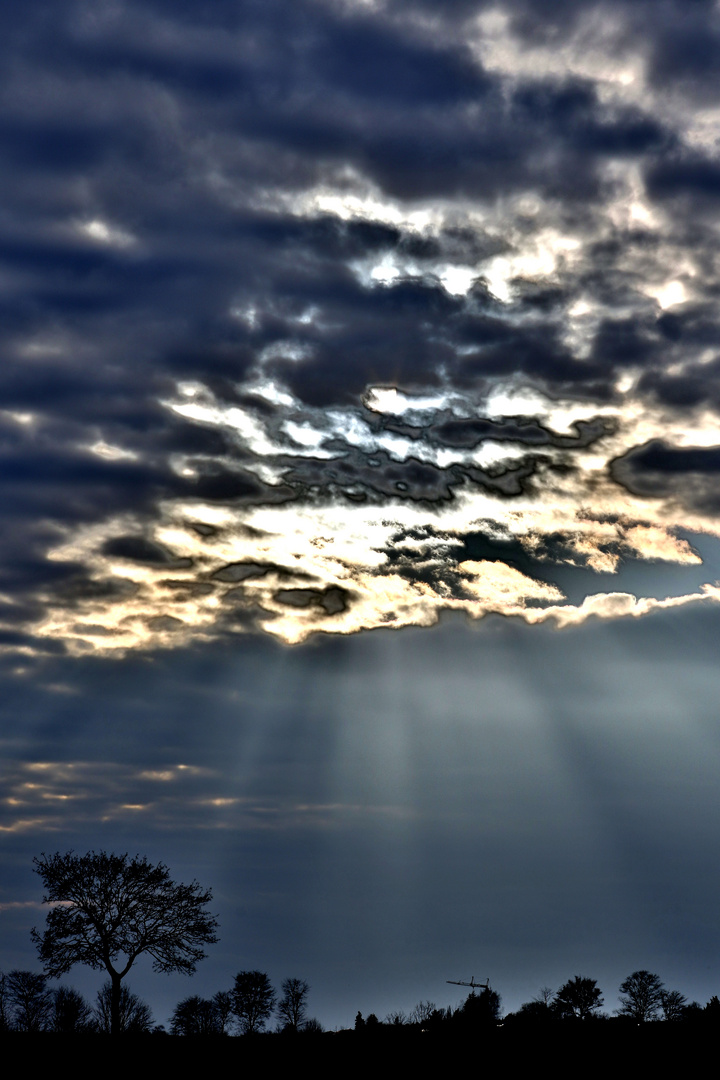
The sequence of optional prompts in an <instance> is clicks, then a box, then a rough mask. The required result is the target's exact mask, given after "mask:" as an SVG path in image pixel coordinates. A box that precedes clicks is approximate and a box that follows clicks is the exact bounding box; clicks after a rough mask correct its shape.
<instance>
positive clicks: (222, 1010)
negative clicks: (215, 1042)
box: [213, 990, 233, 1035]
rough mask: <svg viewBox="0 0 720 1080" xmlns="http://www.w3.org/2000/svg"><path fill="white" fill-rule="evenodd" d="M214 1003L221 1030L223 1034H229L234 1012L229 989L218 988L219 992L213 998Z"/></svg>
mask: <svg viewBox="0 0 720 1080" xmlns="http://www.w3.org/2000/svg"><path fill="white" fill-rule="evenodd" d="M213 1005H214V1006H215V1012H216V1014H217V1018H218V1023H219V1025H220V1031H221V1032H222V1034H223V1035H227V1034H228V1026H229V1024H230V1017H231V1016H232V1012H233V999H232V994H231V992H230V991H229V990H218V992H217V994H215V997H214V998H213Z"/></svg>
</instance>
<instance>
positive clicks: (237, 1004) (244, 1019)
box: [232, 971, 275, 1035]
mask: <svg viewBox="0 0 720 1080" xmlns="http://www.w3.org/2000/svg"><path fill="white" fill-rule="evenodd" d="M232 999H233V1012H234V1013H235V1016H236V1017H237V1019H238V1024H239V1026H240V1031H241V1032H242V1034H243V1035H254V1034H256V1033H257V1032H258V1031H262V1029H263V1028H264V1027H265V1024H266V1022H267V1020H268V1018H269V1017H270V1016H271V1014H272V1011H273V1008H274V1006H275V991H274V990H273V988H272V985H271V983H270V980H269V978H268V977H267V975H266V974H265V972H264V971H239V972H238V974H237V975H236V976H235V984H234V986H233V989H232Z"/></svg>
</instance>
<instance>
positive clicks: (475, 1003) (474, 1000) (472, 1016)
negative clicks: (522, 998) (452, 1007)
mask: <svg viewBox="0 0 720 1080" xmlns="http://www.w3.org/2000/svg"><path fill="white" fill-rule="evenodd" d="M500 1006H501V1000H500V995H499V994H498V993H496V992H495V991H494V990H492V989H490V987H486V988H485V989H484V990H481V991H480V993H479V994H476V993H474V992H473V993H472V994H468V996H467V998H466V1000H465V1003H464V1005H463V1006H462V1008H461V1009H459V1010H458V1012H457V1013H456V1014H455V1015H456V1017H457V1019H458V1020H459V1021H460V1022H461V1023H463V1024H464V1025H470V1026H472V1027H476V1026H483V1027H490V1026H494V1025H495V1024H497V1022H498V1020H499V1019H500Z"/></svg>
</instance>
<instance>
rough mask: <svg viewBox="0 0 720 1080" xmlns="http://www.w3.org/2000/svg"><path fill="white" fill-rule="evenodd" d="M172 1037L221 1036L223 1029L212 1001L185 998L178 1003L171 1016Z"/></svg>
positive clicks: (199, 998)
mask: <svg viewBox="0 0 720 1080" xmlns="http://www.w3.org/2000/svg"><path fill="white" fill-rule="evenodd" d="M170 1031H171V1033H172V1034H173V1035H221V1034H222V1032H223V1027H222V1024H221V1022H220V1018H219V1016H218V1011H217V1008H216V1006H215V1003H214V1001H208V1000H207V998H201V997H187V998H185V999H184V1000H183V1001H180V1002H179V1003H178V1004H177V1005H176V1006H175V1010H174V1012H173V1015H172V1021H171V1024H170Z"/></svg>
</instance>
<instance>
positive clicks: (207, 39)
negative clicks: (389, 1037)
mask: <svg viewBox="0 0 720 1080" xmlns="http://www.w3.org/2000/svg"><path fill="white" fill-rule="evenodd" d="M0 31H1V34H2V39H3V41H5V43H6V45H5V52H6V62H5V64H4V65H3V72H2V75H1V76H0V148H1V155H2V161H3V168H2V170H1V171H0V205H1V206H2V210H1V211H0V236H1V241H0V257H1V269H0V281H1V282H2V290H1V291H0V309H1V318H0V342H1V348H2V365H1V367H0V672H1V678H2V683H1V685H2V696H1V697H0V717H1V726H0V746H1V748H2V762H3V771H2V782H1V783H2V787H1V789H0V833H1V835H2V874H1V875H0V967H1V968H2V969H3V970H5V971H8V970H11V969H13V968H31V969H35V970H38V968H39V962H38V960H37V956H36V954H35V950H34V947H33V946H32V943H31V941H30V929H31V928H32V927H33V926H38V927H42V924H43V921H44V909H43V906H42V903H41V894H42V886H41V882H40V880H39V879H38V878H37V876H36V875H35V874H34V873H33V869H32V859H33V857H34V856H36V855H39V854H40V853H41V852H43V851H44V852H47V853H51V852H54V851H67V850H70V849H72V850H75V851H77V852H83V853H84V852H85V851H88V850H90V849H94V850H108V851H114V852H125V851H127V852H129V853H130V854H132V855H134V854H135V853H139V854H141V855H146V856H147V857H148V858H150V859H152V860H161V861H163V862H164V863H166V864H167V865H168V867H169V869H170V871H171V874H172V875H173V877H175V878H176V879H177V880H181V881H190V880H192V879H197V880H198V881H199V882H200V883H201V885H202V886H203V887H206V888H208V887H209V888H211V889H212V890H213V894H214V896H213V911H214V913H215V914H216V915H217V917H218V919H219V923H220V929H219V935H220V941H219V943H218V944H217V945H214V946H210V947H209V948H208V956H207V959H205V960H204V961H203V962H202V964H201V965H200V966H199V968H198V971H197V974H196V975H195V976H194V977H193V978H192V979H188V978H185V977H182V976H163V975H156V974H153V973H152V972H151V970H150V967H149V964H147V963H145V964H143V963H141V964H139V965H138V967H137V971H135V970H134V971H133V972H132V973H131V975H130V977H129V983H130V986H131V989H133V990H135V991H136V992H139V993H141V995H142V996H143V997H145V998H146V999H147V1000H148V1001H149V1003H150V1004H151V1006H152V1007H153V1010H154V1013H155V1016H156V1019H158V1020H159V1021H162V1022H167V1019H168V1017H169V1015H170V1013H171V1011H172V1008H173V1006H174V1004H175V1003H177V1001H179V1000H180V999H181V998H183V997H185V996H187V995H189V994H201V995H205V996H209V995H211V994H213V993H215V992H216V991H217V990H220V989H227V988H228V987H229V986H230V985H231V984H232V980H233V978H234V975H235V974H236V973H237V972H238V971H240V970H246V969H258V970H261V971H266V972H267V973H268V974H269V975H270V978H271V979H272V981H273V982H274V984H275V985H276V986H279V984H280V983H281V981H282V979H284V978H286V977H298V978H303V979H306V980H307V981H308V982H309V983H310V985H311V991H310V997H309V1010H310V1013H311V1015H315V1016H317V1017H318V1019H320V1021H321V1022H322V1023H323V1024H325V1025H326V1026H327V1027H331V1028H332V1027H335V1026H345V1025H350V1024H352V1022H353V1020H354V1017H355V1013H356V1012H357V1011H358V1010H360V1011H362V1012H363V1013H364V1014H365V1015H367V1013H369V1012H371V1011H372V1012H375V1013H376V1014H377V1015H378V1016H380V1017H381V1018H382V1016H383V1015H384V1014H385V1013H387V1012H389V1011H391V1010H396V1009H403V1010H405V1011H409V1010H410V1009H411V1008H412V1006H413V1005H414V1004H415V1003H416V1002H417V1001H419V1000H421V999H425V1000H431V1001H434V1002H436V1003H437V1004H438V1005H447V1004H455V1003H457V1002H458V1001H459V1000H461V999H462V996H463V991H462V988H460V987H454V986H448V985H447V980H468V981H469V980H470V978H471V976H474V977H475V978H476V979H482V980H484V979H486V978H489V979H490V982H491V985H492V986H493V988H494V989H496V990H497V991H498V992H499V993H500V994H501V996H502V998H503V1003H504V1007H505V1009H506V1010H510V1009H513V1008H517V1007H518V1006H519V1005H520V1003H521V1002H523V1001H527V1000H530V999H531V998H532V997H533V996H535V995H536V994H537V993H538V991H539V990H540V988H541V987H543V986H551V987H552V988H553V989H557V988H558V987H559V986H560V985H561V984H562V983H563V982H565V981H566V980H567V979H569V978H571V977H572V976H574V975H576V974H580V975H583V976H588V977H592V978H595V979H597V980H598V983H599V985H600V987H601V989H602V990H603V993H604V995H605V1007H606V1009H607V1010H608V1011H612V1009H613V1008H615V1007H616V1006H617V989H618V986H619V984H620V982H621V981H622V980H623V979H624V978H625V977H626V976H627V975H628V974H629V973H630V972H632V971H635V970H637V969H648V970H651V971H654V972H657V973H658V974H659V975H660V977H661V978H662V979H663V980H664V981H665V983H666V985H667V986H668V987H670V988H672V989H678V990H680V991H681V992H683V993H684V994H686V995H687V997H688V998H689V999H697V1000H699V1001H700V1002H701V1003H704V1002H705V1001H707V1000H708V998H709V997H710V996H711V995H712V994H715V993H720V926H719V925H718V919H717V910H718V893H719V891H720V870H718V867H717V860H716V859H715V858H714V853H715V852H716V851H717V849H718V843H720V785H718V783H717V777H718V769H719V768H720V728H719V727H718V717H717V701H718V689H719V685H718V684H719V681H720V680H719V676H718V669H717V662H716V652H717V646H716V642H717V641H718V639H719V635H720V605H719V604H718V601H719V600H720V493H719V490H720V489H719V488H718V473H719V472H720V433H718V414H719V412H720V352H719V351H718V341H719V340H720V338H719V331H720V257H719V256H718V251H719V250H720V247H719V245H718V210H719V208H720V98H719V96H718V90H717V71H718V67H719V66H720V4H718V3H716V2H715V0H712V2H711V0H597V2H594V0H501V2H491V0H488V2H485V0H442V2H440V0H292V2H290V0H214V2H212V3H198V2H197V0H193V2H190V0H67V2H65V3H63V4H57V3H53V2H52V0H36V2H34V3H33V4H28V5H24V6H19V7H18V6H16V5H5V6H3V7H2V8H1V9H0ZM64 981H65V983H66V984H70V985H75V986H76V987H78V988H79V989H81V990H83V992H85V993H86V994H87V995H88V996H89V997H92V996H93V995H94V993H95V991H96V989H97V988H98V987H99V985H100V983H101V981H102V976H101V975H100V974H99V973H94V972H89V971H87V970H84V969H81V968H76V969H74V970H73V972H71V973H70V975H69V976H67V977H66V979H65V980H64Z"/></svg>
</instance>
